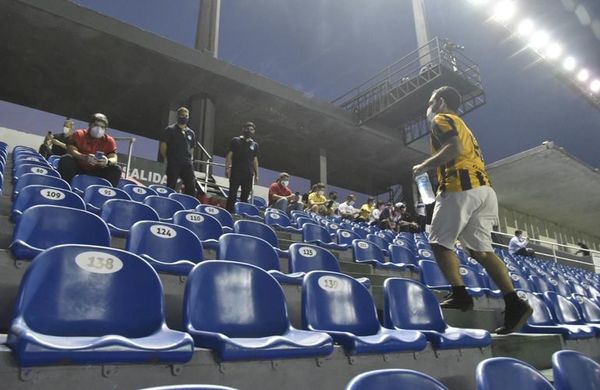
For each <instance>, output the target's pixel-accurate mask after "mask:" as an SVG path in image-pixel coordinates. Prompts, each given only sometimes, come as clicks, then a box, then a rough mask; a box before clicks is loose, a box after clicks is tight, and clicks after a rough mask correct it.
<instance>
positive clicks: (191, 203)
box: [169, 192, 200, 210]
mask: <svg viewBox="0 0 600 390" xmlns="http://www.w3.org/2000/svg"><path fill="white" fill-rule="evenodd" d="M169 199H173V200H176V201H178V202H179V203H181V204H182V205H183V209H184V210H194V209H195V208H196V207H198V205H200V201H199V200H198V199H196V198H195V197H193V196H191V195H187V194H180V193H177V192H174V193H172V194H169Z"/></svg>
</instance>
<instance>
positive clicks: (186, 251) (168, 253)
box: [126, 221, 204, 275]
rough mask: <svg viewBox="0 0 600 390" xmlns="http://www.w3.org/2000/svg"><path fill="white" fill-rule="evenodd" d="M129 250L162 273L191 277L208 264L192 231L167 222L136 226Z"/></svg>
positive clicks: (129, 241) (129, 243)
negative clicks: (194, 272)
mask: <svg viewBox="0 0 600 390" xmlns="http://www.w3.org/2000/svg"><path fill="white" fill-rule="evenodd" d="M126 249H127V250H128V251H130V252H132V253H135V254H138V255H140V256H141V257H142V258H143V259H144V260H146V261H147V262H148V263H150V265H151V266H152V267H154V269H156V270H157V271H158V272H164V273H168V274H173V275H187V274H189V273H190V271H191V270H192V268H194V266H195V265H196V264H197V263H199V262H201V261H202V260H204V252H203V248H202V243H201V242H200V239H199V238H198V237H196V235H195V234H194V233H193V232H192V231H191V230H189V229H188V228H185V227H183V226H179V225H174V224H171V223H164V222H154V221H140V222H136V223H135V225H133V226H132V227H131V231H130V232H129V237H128V238H127V244H126Z"/></svg>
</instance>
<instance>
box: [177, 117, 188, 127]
mask: <svg viewBox="0 0 600 390" xmlns="http://www.w3.org/2000/svg"><path fill="white" fill-rule="evenodd" d="M188 120H189V118H187V117H185V116H178V117H177V123H179V124H180V125H187V123H188Z"/></svg>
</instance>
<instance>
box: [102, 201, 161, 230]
mask: <svg viewBox="0 0 600 390" xmlns="http://www.w3.org/2000/svg"><path fill="white" fill-rule="evenodd" d="M100 217H101V218H102V219H103V220H104V221H105V222H106V224H107V225H108V229H109V230H110V234H111V235H112V236H114V237H127V236H129V230H130V229H131V227H132V226H133V225H134V224H135V223H136V222H139V221H156V222H158V221H159V218H158V214H156V211H154V210H153V209H152V207H149V206H146V205H145V204H143V203H138V202H134V201H132V200H124V199H111V200H109V201H107V202H106V203H104V205H103V206H102V211H101V212H100Z"/></svg>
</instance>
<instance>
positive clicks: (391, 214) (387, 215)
mask: <svg viewBox="0 0 600 390" xmlns="http://www.w3.org/2000/svg"><path fill="white" fill-rule="evenodd" d="M379 228H380V229H387V230H395V229H396V211H395V210H394V206H393V205H392V204H391V203H387V204H386V205H385V207H384V208H383V210H381V214H380V215H379Z"/></svg>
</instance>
